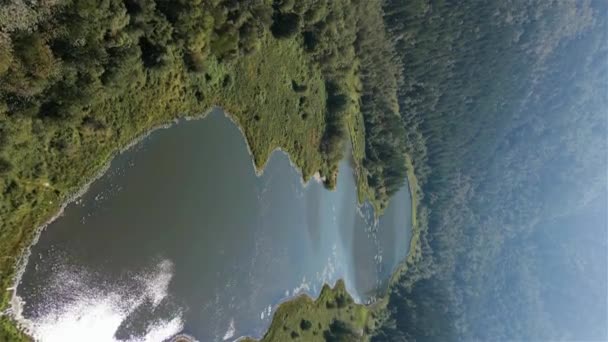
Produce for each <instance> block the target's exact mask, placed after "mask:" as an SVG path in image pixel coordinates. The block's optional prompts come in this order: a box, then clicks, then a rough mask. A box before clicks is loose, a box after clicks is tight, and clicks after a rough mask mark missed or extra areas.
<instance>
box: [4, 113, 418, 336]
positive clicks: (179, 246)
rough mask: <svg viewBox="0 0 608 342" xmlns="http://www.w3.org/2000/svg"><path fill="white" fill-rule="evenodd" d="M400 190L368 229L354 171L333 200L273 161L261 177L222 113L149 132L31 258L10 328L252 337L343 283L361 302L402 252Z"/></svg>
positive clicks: (404, 198) (404, 192) (405, 192)
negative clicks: (304, 299)
mask: <svg viewBox="0 0 608 342" xmlns="http://www.w3.org/2000/svg"><path fill="white" fill-rule="evenodd" d="M410 230H411V202H410V194H409V189H408V187H407V186H404V187H403V188H402V189H401V190H400V191H399V192H398V193H397V194H396V195H395V197H394V198H393V199H392V201H391V204H390V205H389V207H388V208H387V209H386V211H385V213H384V215H383V216H381V217H380V218H379V220H378V221H375V220H374V215H373V210H372V209H371V207H370V206H368V205H363V206H358V205H357V197H356V184H355V179H354V175H353V170H352V168H351V167H350V165H349V162H348V161H343V162H342V163H341V164H340V169H339V177H338V184H337V187H336V190H333V191H329V190H327V189H325V188H324V187H323V185H322V184H320V183H318V182H316V181H310V182H308V183H307V184H302V181H301V175H300V174H299V172H298V171H297V170H296V169H295V168H294V167H293V166H292V165H291V164H290V161H289V159H288V157H287V155H285V154H284V153H282V152H275V153H273V154H272V156H271V158H270V160H269V161H268V163H267V165H266V166H265V169H264V172H263V173H262V174H260V175H256V172H255V170H254V167H253V165H252V159H251V156H250V155H249V153H248V149H247V145H246V142H245V140H244V138H243V136H242V134H241V133H240V131H239V129H238V127H236V125H235V124H234V123H232V121H230V120H229V119H228V118H227V117H226V116H225V115H223V113H222V112H221V111H220V110H214V111H212V112H211V113H210V114H209V115H207V117H206V118H204V119H201V120H191V121H185V120H184V121H180V122H178V123H177V124H175V125H174V126H172V127H170V128H168V129H161V130H158V131H155V132H153V133H152V134H150V135H149V136H148V137H146V138H144V139H143V140H142V141H140V142H138V143H137V144H135V145H134V146H133V147H131V148H130V149H129V150H128V151H126V152H124V153H122V154H120V155H118V156H117V157H115V158H114V160H113V161H112V162H111V165H110V167H109V169H108V171H107V172H106V173H105V174H104V175H103V176H102V177H100V178H99V179H97V180H96V181H94V182H93V183H92V184H91V186H90V188H89V190H88V191H87V192H86V193H85V194H84V195H82V196H81V197H80V198H78V199H77V200H76V201H74V202H72V203H70V204H69V205H68V206H67V207H66V208H65V210H64V213H63V215H61V216H60V217H59V218H57V219H56V220H55V221H53V222H52V223H50V224H49V225H48V227H47V228H46V229H45V230H44V231H43V232H42V233H41V235H40V238H39V240H38V242H37V243H36V244H35V245H33V246H32V248H31V255H30V257H29V260H28V263H27V266H26V268H25V271H24V273H23V276H22V277H21V279H20V282H19V284H18V287H17V290H16V291H17V295H18V296H19V298H20V299H21V305H20V307H19V310H18V312H17V316H18V317H17V318H18V319H19V320H20V321H21V322H22V323H23V324H24V325H25V326H26V327H27V328H28V329H29V330H30V333H31V334H33V336H34V337H35V338H37V339H40V340H43V341H72V340H74V341H79V340H83V339H86V340H87V341H96V340H98V341H111V340H127V341H162V340H164V339H167V338H170V337H171V336H173V335H175V334H177V333H180V332H184V333H187V334H189V335H192V336H194V337H195V338H196V339H198V340H200V341H222V340H234V339H236V338H238V337H239V336H244V335H247V336H254V337H260V336H261V335H263V333H264V332H265V330H266V329H267V327H268V325H269V323H270V321H271V319H272V314H273V312H274V310H275V308H276V306H277V305H278V304H279V303H280V302H281V301H283V300H285V299H288V298H289V297H291V296H294V295H297V294H300V293H307V294H309V295H311V296H316V295H318V293H319V291H320V289H321V287H322V285H323V284H324V283H329V284H334V283H335V281H337V280H338V279H344V281H345V283H346V287H347V289H348V291H349V292H350V293H351V294H352V295H353V297H354V298H355V299H356V300H357V301H359V302H368V301H370V300H372V299H373V297H374V296H375V295H376V294H377V293H378V291H379V290H381V289H382V288H383V287H384V286H385V283H386V282H387V280H388V278H389V277H390V274H391V273H392V271H393V270H394V268H395V267H396V265H397V264H398V263H399V262H400V261H401V260H403V259H404V258H405V256H406V255H407V252H408V247H409V239H410Z"/></svg>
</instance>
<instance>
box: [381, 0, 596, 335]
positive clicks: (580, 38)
mask: <svg viewBox="0 0 608 342" xmlns="http://www.w3.org/2000/svg"><path fill="white" fill-rule="evenodd" d="M384 7H385V13H386V15H385V21H386V24H387V27H388V30H389V32H390V34H391V37H392V39H393V42H394V46H395V49H396V51H397V55H398V56H399V58H400V60H401V61H402V63H401V64H402V66H403V72H402V79H401V82H402V83H401V86H400V87H399V95H398V99H399V105H400V110H401V115H402V117H403V120H404V122H405V129H406V137H407V139H406V151H407V154H408V155H409V156H410V157H411V162H412V166H413V170H414V175H413V176H411V175H408V177H409V179H410V180H412V179H414V178H415V179H417V184H418V186H419V189H417V190H416V191H413V193H415V194H416V196H415V198H414V199H415V202H417V208H416V223H415V226H414V227H415V232H414V234H413V236H414V238H413V240H412V249H411V251H410V255H409V257H408V260H407V262H406V263H405V265H404V267H403V268H402V269H401V271H400V272H399V273H398V274H396V275H395V278H397V277H398V279H394V280H395V281H394V282H393V286H392V289H391V292H390V297H389V299H388V301H387V302H386V305H387V310H388V312H387V313H386V314H385V316H383V317H384V318H385V321H384V323H383V326H382V327H381V328H380V329H379V330H377V331H376V335H375V336H374V337H373V339H372V340H374V341H410V340H429V341H445V340H605V339H606V338H608V332H607V331H606V328H605V322H606V288H607V284H606V279H607V278H606V269H607V267H606V260H605V258H603V257H602V255H604V256H605V253H606V245H605V241H606V238H607V236H606V230H605V227H606V217H605V208H606V188H605V184H606V183H607V179H606V173H605V170H606V167H607V164H606V127H607V122H606V120H607V116H606V112H605V109H606V108H608V100H607V98H606V94H607V93H608V84H607V82H606V80H608V77H607V76H608V67H607V63H606V56H607V53H608V48H607V46H606V41H608V40H607V36H606V34H607V32H608V24H607V21H608V20H607V18H606V15H605V14H606V13H607V12H608V8H606V2H601V1H580V2H576V3H573V2H568V1H565V2H564V1H533V2H529V1H511V2H482V1H474V0H472V1H460V2H450V1H435V0H416V1H401V0H391V1H387V2H386V3H385V6H384ZM414 176H415V177H414ZM412 184H416V183H415V182H412ZM599 241H603V242H599ZM582 265H587V266H585V267H583V266H582ZM591 265H593V266H591ZM583 279H584V280H583ZM600 298H601V299H600Z"/></svg>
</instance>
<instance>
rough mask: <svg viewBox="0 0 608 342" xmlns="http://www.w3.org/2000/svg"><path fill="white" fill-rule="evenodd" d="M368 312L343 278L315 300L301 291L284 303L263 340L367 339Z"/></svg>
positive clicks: (329, 340) (263, 341)
mask: <svg viewBox="0 0 608 342" xmlns="http://www.w3.org/2000/svg"><path fill="white" fill-rule="evenodd" d="M369 316H370V313H369V310H368V309H367V307H365V306H364V305H360V304H355V303H354V302H353V299H352V298H351V297H350V295H349V294H348V292H346V289H345V288H344V282H342V281H338V282H337V283H336V285H335V287H334V288H333V289H332V288H330V287H329V286H327V285H325V286H323V289H322V290H321V294H320V295H319V297H318V298H317V299H316V300H312V299H311V298H310V297H308V296H306V295H301V296H299V297H297V298H295V299H292V300H289V301H287V302H285V303H283V304H281V305H280V306H279V308H278V309H277V311H276V312H275V314H274V317H273V319H272V323H271V325H270V328H269V329H268V332H266V334H265V335H264V337H263V338H262V339H261V340H260V342H266V341H268V342H270V341H292V340H294V341H327V342H338V341H344V342H346V341H365V340H368V339H369V337H368V335H367V334H368V332H369V329H368V328H367V321H368V318H369ZM246 341H251V342H253V341H255V340H252V339H249V340H246Z"/></svg>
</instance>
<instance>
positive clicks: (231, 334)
mask: <svg viewBox="0 0 608 342" xmlns="http://www.w3.org/2000/svg"><path fill="white" fill-rule="evenodd" d="M235 333H236V329H235V328H234V318H232V319H230V325H229V326H228V330H226V333H225V334H224V337H223V340H224V341H226V340H228V339H231V338H233V337H234V334H235Z"/></svg>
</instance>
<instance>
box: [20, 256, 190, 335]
mask: <svg viewBox="0 0 608 342" xmlns="http://www.w3.org/2000/svg"><path fill="white" fill-rule="evenodd" d="M172 277H173V264H172V263H171V262H170V261H169V260H163V261H161V262H160V263H158V264H157V265H156V267H154V268H153V269H152V270H149V271H147V272H143V273H142V274H139V275H137V276H135V277H133V278H131V280H132V281H134V282H135V284H130V285H131V286H125V284H116V285H115V286H110V287H109V288H110V290H104V289H103V288H99V286H96V285H99V284H96V283H95V281H94V280H92V278H93V277H91V275H90V274H88V273H87V272H86V271H83V270H74V269H69V268H68V267H66V266H65V265H60V266H58V271H57V272H56V273H55V275H54V277H53V279H52V280H51V281H50V282H49V286H48V289H49V290H50V292H49V293H51V294H52V295H50V296H46V297H45V298H44V302H43V303H39V304H38V303H37V307H36V312H35V313H34V314H33V315H32V316H33V317H23V316H22V315H21V312H19V313H18V317H16V318H17V320H18V321H19V322H20V323H21V324H22V325H23V327H24V328H26V330H27V331H28V333H29V334H30V335H31V336H33V337H34V339H36V340H37V341H44V342H47V341H49V342H55V341H57V342H71V341H74V342H76V341H93V342H95V341H100V342H101V341H103V342H106V341H118V340H117V339H116V337H115V336H114V335H115V334H116V332H117V330H118V329H119V327H120V326H121V324H123V322H124V321H125V319H127V317H128V316H129V315H130V314H131V313H133V312H134V311H135V310H136V309H137V308H138V307H139V306H141V305H142V304H144V303H152V305H153V306H154V307H156V306H158V305H159V304H160V303H161V302H162V301H163V300H164V299H165V298H166V297H167V296H168V286H169V282H170V281H171V278H172ZM132 285H137V286H132ZM129 288H131V289H133V288H136V289H137V290H128V289H129ZM16 316H17V315H16ZM183 326H184V323H183V319H182V315H181V313H179V312H178V313H177V314H176V315H175V316H174V317H172V318H170V319H164V320H163V319H157V320H155V321H154V322H153V323H152V324H150V325H148V327H147V329H146V332H145V334H144V335H143V336H136V337H133V338H130V339H128V341H133V342H135V341H137V342H139V341H142V342H143V341H146V342H147V341H151V342H152V341H164V340H166V339H168V338H170V337H171V336H174V335H176V334H177V333H179V332H180V331H181V330H182V329H183Z"/></svg>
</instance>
